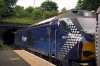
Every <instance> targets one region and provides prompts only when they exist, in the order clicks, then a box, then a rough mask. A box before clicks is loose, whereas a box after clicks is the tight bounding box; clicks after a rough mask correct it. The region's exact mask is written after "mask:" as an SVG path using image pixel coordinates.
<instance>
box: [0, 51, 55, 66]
mask: <svg viewBox="0 0 100 66" xmlns="http://www.w3.org/2000/svg"><path fill="white" fill-rule="evenodd" d="M0 66H55V65H54V64H51V63H50V62H48V61H46V60H44V59H41V58H39V57H37V56H35V55H34V54H31V53H29V52H27V51H25V50H6V51H0Z"/></svg>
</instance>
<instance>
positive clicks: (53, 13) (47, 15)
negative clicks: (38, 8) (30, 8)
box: [43, 10, 58, 18]
mask: <svg viewBox="0 0 100 66" xmlns="http://www.w3.org/2000/svg"><path fill="white" fill-rule="evenodd" d="M57 14H58V12H57V11H55V10H52V11H44V12H43V18H50V17H53V16H56V15H57Z"/></svg>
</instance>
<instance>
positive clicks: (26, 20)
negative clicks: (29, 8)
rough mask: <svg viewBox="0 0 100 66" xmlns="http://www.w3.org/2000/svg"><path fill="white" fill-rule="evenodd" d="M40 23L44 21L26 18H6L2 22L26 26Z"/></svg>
mask: <svg viewBox="0 0 100 66" xmlns="http://www.w3.org/2000/svg"><path fill="white" fill-rule="evenodd" d="M39 21H42V19H32V18H28V17H25V18H17V17H12V18H6V19H3V20H2V22H11V23H26V24H34V23H36V22H39Z"/></svg>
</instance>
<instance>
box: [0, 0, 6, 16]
mask: <svg viewBox="0 0 100 66" xmlns="http://www.w3.org/2000/svg"><path fill="white" fill-rule="evenodd" d="M4 12H5V3H4V0H0V18H1V15H2V14H4Z"/></svg>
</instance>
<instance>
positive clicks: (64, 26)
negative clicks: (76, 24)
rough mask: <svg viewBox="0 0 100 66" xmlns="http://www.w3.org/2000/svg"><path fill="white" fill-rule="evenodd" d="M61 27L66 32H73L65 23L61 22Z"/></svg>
mask: <svg viewBox="0 0 100 66" xmlns="http://www.w3.org/2000/svg"><path fill="white" fill-rule="evenodd" d="M60 25H61V27H62V29H63V30H64V31H68V32H71V30H70V28H69V27H68V25H67V23H66V22H65V21H60Z"/></svg>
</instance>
